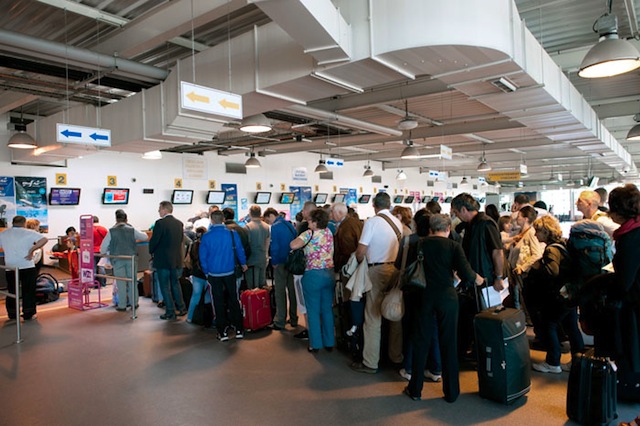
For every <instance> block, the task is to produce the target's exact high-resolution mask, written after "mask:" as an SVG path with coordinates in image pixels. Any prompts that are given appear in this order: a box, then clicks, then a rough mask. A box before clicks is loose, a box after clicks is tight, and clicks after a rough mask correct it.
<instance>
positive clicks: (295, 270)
mask: <svg viewBox="0 0 640 426" xmlns="http://www.w3.org/2000/svg"><path fill="white" fill-rule="evenodd" d="M312 238H313V231H311V237H310V238H309V241H307V244H309V243H310V242H311V239H312ZM307 244H305V245H303V246H302V247H300V248H299V249H295V250H291V251H290V252H289V256H288V257H287V260H286V262H284V267H285V269H286V270H287V271H289V272H291V273H292V274H293V275H302V274H304V270H305V269H306V267H307V257H306V256H305V254H304V248H305V247H306V246H307Z"/></svg>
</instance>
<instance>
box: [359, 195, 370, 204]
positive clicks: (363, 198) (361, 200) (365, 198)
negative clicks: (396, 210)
mask: <svg viewBox="0 0 640 426" xmlns="http://www.w3.org/2000/svg"><path fill="white" fill-rule="evenodd" d="M369 200H371V194H362V195H361V196H360V198H359V199H358V203H360V204H367V203H368V202H369Z"/></svg>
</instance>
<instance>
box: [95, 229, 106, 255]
mask: <svg viewBox="0 0 640 426" xmlns="http://www.w3.org/2000/svg"><path fill="white" fill-rule="evenodd" d="M107 232H109V231H108V230H107V228H105V227H104V226H100V225H93V252H94V253H100V244H102V240H104V237H106V236H107Z"/></svg>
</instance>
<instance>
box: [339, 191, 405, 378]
mask: <svg viewBox="0 0 640 426" xmlns="http://www.w3.org/2000/svg"><path fill="white" fill-rule="evenodd" d="M389 207H391V198H390V197H389V194H387V193H386V192H379V193H378V194H376V196H375V197H374V198H373V210H374V211H375V212H376V215H375V216H373V217H372V218H370V219H368V220H367V221H366V222H365V223H364V227H363V229H362V235H361V236H360V241H359V243H358V249H357V250H356V259H357V260H358V262H363V261H366V262H368V263H369V278H370V279H371V284H372V287H371V290H370V291H368V292H367V293H365V294H366V303H365V311H364V326H363V332H364V348H363V351H362V362H354V363H353V364H351V369H352V370H354V371H357V372H359V373H371V374H372V373H377V372H378V362H379V361H380V341H381V331H382V330H381V328H382V317H381V315H380V306H381V305H382V299H384V292H385V290H386V289H387V287H388V286H389V282H390V281H391V278H392V277H393V276H394V274H395V272H396V268H395V266H394V261H395V260H396V257H397V255H398V247H399V245H400V244H399V241H400V238H402V231H401V230H402V224H401V223H400V221H399V220H398V218H396V217H395V216H393V215H392V214H391V212H390V211H389ZM393 337H394V336H390V337H389V340H393ZM396 340H397V339H396ZM392 346H394V345H391V344H390V345H389V347H390V348H391V347H392ZM390 355H391V354H390ZM390 357H391V356H390ZM401 357H402V355H401V354H400V358H401ZM391 358H393V357H391ZM391 361H392V362H402V359H391Z"/></svg>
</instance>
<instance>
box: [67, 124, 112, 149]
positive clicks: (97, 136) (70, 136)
mask: <svg viewBox="0 0 640 426" xmlns="http://www.w3.org/2000/svg"><path fill="white" fill-rule="evenodd" d="M56 135H57V136H56V140H57V142H61V143H73V144H79V145H96V146H111V130H109V129H98V128H96V127H83V126H76V125H74V124H65V123H56Z"/></svg>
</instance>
